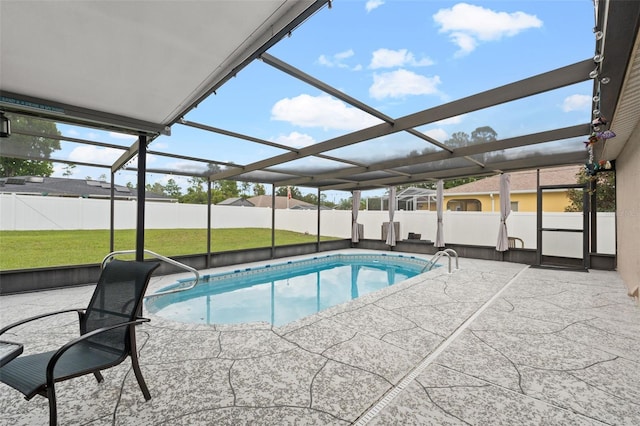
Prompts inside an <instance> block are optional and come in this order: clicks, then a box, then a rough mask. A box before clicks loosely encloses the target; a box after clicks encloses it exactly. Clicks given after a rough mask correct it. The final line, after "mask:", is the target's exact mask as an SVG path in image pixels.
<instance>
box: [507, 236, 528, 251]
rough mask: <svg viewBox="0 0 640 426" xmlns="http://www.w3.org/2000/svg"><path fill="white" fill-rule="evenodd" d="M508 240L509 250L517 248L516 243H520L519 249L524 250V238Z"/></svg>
mask: <svg viewBox="0 0 640 426" xmlns="http://www.w3.org/2000/svg"><path fill="white" fill-rule="evenodd" d="M507 238H508V240H509V248H517V247H516V241H517V242H519V243H520V247H519V248H524V241H523V240H522V238H518V237H507Z"/></svg>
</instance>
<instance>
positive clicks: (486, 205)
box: [423, 190, 570, 213]
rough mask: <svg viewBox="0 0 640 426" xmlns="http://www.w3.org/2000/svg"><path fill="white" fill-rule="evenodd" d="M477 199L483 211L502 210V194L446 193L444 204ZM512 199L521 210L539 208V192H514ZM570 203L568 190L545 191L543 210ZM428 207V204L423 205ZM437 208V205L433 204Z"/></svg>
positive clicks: (551, 210)
mask: <svg viewBox="0 0 640 426" xmlns="http://www.w3.org/2000/svg"><path fill="white" fill-rule="evenodd" d="M460 199H475V200H478V201H480V203H482V211H483V212H500V194H497V193H496V194H493V197H492V196H491V195H489V194H470V195H455V196H452V195H445V197H444V205H445V206H446V205H447V203H448V202H449V201H451V200H460ZM511 201H512V202H517V203H518V211H519V212H534V213H535V212H536V211H537V209H538V194H537V193H535V192H530V193H512V194H511ZM569 204H570V201H569V197H568V196H567V191H552V190H548V191H544V192H543V198H542V211H545V212H564V209H565V207H567V206H568V205H569ZM423 207H424V208H426V206H423ZM432 210H435V206H432Z"/></svg>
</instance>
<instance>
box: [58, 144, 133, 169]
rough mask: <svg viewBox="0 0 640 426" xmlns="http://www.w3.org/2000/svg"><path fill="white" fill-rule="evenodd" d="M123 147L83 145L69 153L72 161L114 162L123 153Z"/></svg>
mask: <svg viewBox="0 0 640 426" xmlns="http://www.w3.org/2000/svg"><path fill="white" fill-rule="evenodd" d="M122 152H123V151H122V150H121V149H115V148H102V147H99V146H91V145H83V146H79V147H76V148H74V149H73V151H71V153H69V160H70V161H77V162H83V163H95V164H108V165H110V164H113V162H114V161H116V160H117V159H118V158H120V156H121V155H122Z"/></svg>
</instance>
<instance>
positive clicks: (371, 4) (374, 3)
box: [364, 0, 384, 12]
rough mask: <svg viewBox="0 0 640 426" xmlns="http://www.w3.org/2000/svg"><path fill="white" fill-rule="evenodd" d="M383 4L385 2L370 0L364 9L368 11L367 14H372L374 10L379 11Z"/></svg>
mask: <svg viewBox="0 0 640 426" xmlns="http://www.w3.org/2000/svg"><path fill="white" fill-rule="evenodd" d="M383 4H384V1H383V0H368V1H367V4H366V5H365V6H364V7H365V8H366V9H367V12H371V11H372V10H373V9H377V8H379V7H380V6H382V5H383Z"/></svg>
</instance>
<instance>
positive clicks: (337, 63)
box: [318, 49, 362, 70]
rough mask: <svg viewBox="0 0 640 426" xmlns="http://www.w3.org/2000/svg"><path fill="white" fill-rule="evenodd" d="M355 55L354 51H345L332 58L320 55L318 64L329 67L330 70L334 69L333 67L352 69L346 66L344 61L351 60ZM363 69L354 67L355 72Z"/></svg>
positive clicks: (359, 66) (357, 66) (358, 66)
mask: <svg viewBox="0 0 640 426" xmlns="http://www.w3.org/2000/svg"><path fill="white" fill-rule="evenodd" d="M354 55H355V53H354V51H353V50H352V49H349V50H345V51H344V52H338V53H336V54H335V55H332V56H327V55H320V56H319V57H318V64H320V65H322V66H325V67H329V68H333V67H337V68H352V67H351V66H349V65H348V64H345V63H344V61H345V60H347V59H349V58H351V57H352V56H354ZM361 68H362V66H361V65H356V66H355V67H353V69H355V70H359V69H361Z"/></svg>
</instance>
